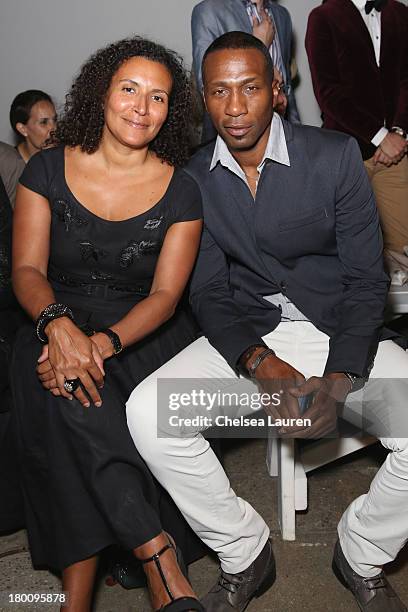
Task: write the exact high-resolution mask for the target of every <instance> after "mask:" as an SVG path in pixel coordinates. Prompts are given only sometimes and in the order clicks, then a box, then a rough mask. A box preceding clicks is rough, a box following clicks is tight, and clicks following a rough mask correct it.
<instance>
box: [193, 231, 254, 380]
mask: <svg viewBox="0 0 408 612" xmlns="http://www.w3.org/2000/svg"><path fill="white" fill-rule="evenodd" d="M190 302H191V306H192V308H193V313H194V315H195V317H196V319H197V321H198V323H199V325H200V327H201V329H202V331H203V332H204V334H205V335H206V337H207V338H208V340H209V342H210V343H211V344H212V345H213V347H214V348H215V349H216V350H217V351H218V352H219V353H221V355H222V356H223V357H224V359H226V361H227V362H228V363H229V364H230V366H231V368H233V369H236V365H237V362H238V360H239V358H240V356H241V355H242V353H243V352H244V351H245V350H246V349H247V348H248V347H249V346H251V345H254V344H262V343H263V342H262V338H261V337H260V336H259V334H258V333H257V332H256V331H255V329H254V328H253V326H252V325H251V323H250V322H249V321H248V319H247V317H246V315H245V313H244V312H243V311H242V310H241V309H240V308H239V307H238V305H237V304H236V302H235V301H234V298H233V294H232V291H231V288H230V284H229V268H228V262H227V259H226V256H225V253H224V252H223V251H222V249H221V248H220V247H219V246H218V244H217V243H216V241H215V240H214V238H213V237H212V235H211V234H210V232H209V230H208V229H207V227H205V226H204V230H203V234H202V238H201V245H200V250H199V253H198V258H197V262H196V265H195V268H194V272H193V275H192V279H191V286H190Z"/></svg>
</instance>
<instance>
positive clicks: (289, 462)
mask: <svg viewBox="0 0 408 612" xmlns="http://www.w3.org/2000/svg"><path fill="white" fill-rule="evenodd" d="M389 311H390V312H391V313H392V314H405V313H408V284H406V285H404V286H402V287H398V286H395V285H392V286H391V289H390V293H389ZM374 442H376V438H373V437H372V436H368V435H363V434H359V435H357V436H354V437H349V438H344V437H343V438H336V439H333V440H327V439H324V440H316V441H315V442H313V443H311V444H308V445H307V446H305V447H304V448H303V449H302V448H301V446H300V445H299V444H297V441H296V440H280V439H277V438H272V437H270V438H269V440H268V448H267V453H266V463H267V467H268V471H269V474H270V476H272V477H275V478H277V479H278V516H279V524H280V528H281V532H282V538H283V539H284V540H295V539H296V511H299V510H306V509H307V505H308V498H307V474H308V473H309V472H311V471H313V470H315V469H317V468H319V467H322V466H323V465H326V464H328V463H330V462H332V461H335V460H336V459H340V458H341V457H344V456H346V455H349V454H350V453H354V452H355V451H357V450H360V449H361V448H364V447H366V446H368V445H369V444H373V443H374Z"/></svg>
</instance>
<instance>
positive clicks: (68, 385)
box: [64, 378, 81, 393]
mask: <svg viewBox="0 0 408 612" xmlns="http://www.w3.org/2000/svg"><path fill="white" fill-rule="evenodd" d="M80 384H81V381H80V379H79V378H66V379H65V382H64V389H65V391H67V392H68V393H73V392H74V391H76V390H77V389H78V387H79V385H80Z"/></svg>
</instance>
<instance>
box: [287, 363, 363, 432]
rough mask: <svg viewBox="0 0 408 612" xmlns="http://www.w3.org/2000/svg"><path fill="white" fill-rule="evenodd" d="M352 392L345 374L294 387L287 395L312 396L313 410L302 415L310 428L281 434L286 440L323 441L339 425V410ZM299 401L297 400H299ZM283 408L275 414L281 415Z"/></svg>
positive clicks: (311, 408) (315, 377) (317, 379)
mask: <svg viewBox="0 0 408 612" xmlns="http://www.w3.org/2000/svg"><path fill="white" fill-rule="evenodd" d="M350 390H351V385H350V381H349V379H348V378H347V376H345V375H344V374H342V373H333V374H326V375H325V376H322V377H319V376H312V378H309V380H307V381H306V382H305V383H304V384H302V385H300V386H298V387H292V388H290V389H288V390H287V392H288V393H289V394H290V395H291V396H292V397H294V398H299V397H303V396H306V395H310V394H313V396H314V397H313V402H312V404H311V406H310V407H309V408H308V410H306V412H305V413H304V414H303V415H302V419H310V421H311V423H312V424H311V426H310V427H306V428H305V427H303V426H302V427H296V426H295V427H285V428H284V429H283V430H280V431H278V433H279V434H280V435H281V437H283V438H285V437H286V438H314V439H316V438H322V437H323V436H325V435H326V434H328V433H330V432H333V431H334V430H335V429H336V425H337V409H338V407H339V405H340V406H342V405H343V404H344V401H345V399H346V397H347V394H348V393H349V392H350ZM297 401H298V400H297ZM280 413H281V411H280V407H277V408H276V411H275V414H279V417H275V418H282V415H281V414H280Z"/></svg>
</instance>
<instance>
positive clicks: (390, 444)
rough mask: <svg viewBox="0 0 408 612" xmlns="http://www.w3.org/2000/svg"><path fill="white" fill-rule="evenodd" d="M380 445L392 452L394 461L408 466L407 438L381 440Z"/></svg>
mask: <svg viewBox="0 0 408 612" xmlns="http://www.w3.org/2000/svg"><path fill="white" fill-rule="evenodd" d="M381 444H382V445H383V446H385V448H387V449H389V450H390V451H392V454H393V456H394V457H395V459H400V460H401V461H403V462H404V463H407V465H408V438H382V439H381Z"/></svg>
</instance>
